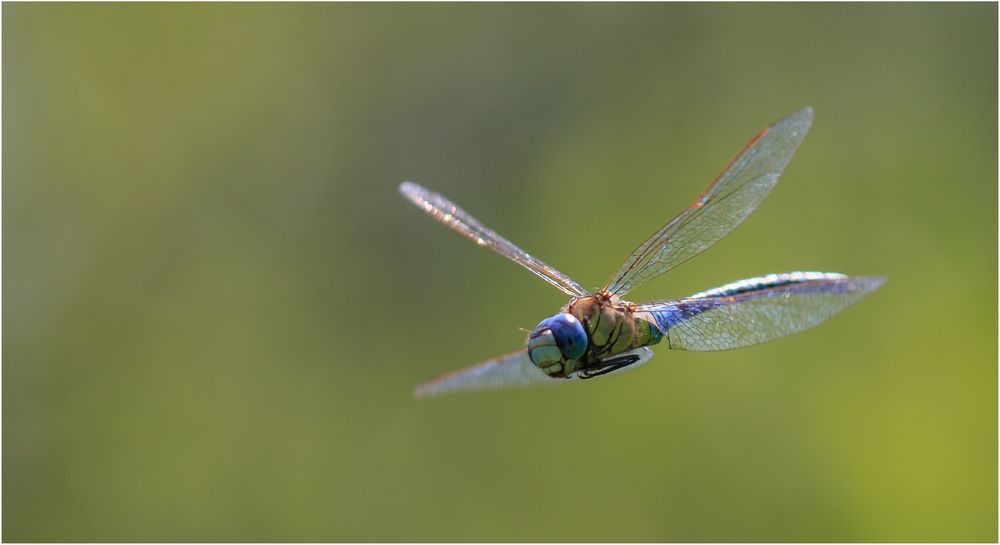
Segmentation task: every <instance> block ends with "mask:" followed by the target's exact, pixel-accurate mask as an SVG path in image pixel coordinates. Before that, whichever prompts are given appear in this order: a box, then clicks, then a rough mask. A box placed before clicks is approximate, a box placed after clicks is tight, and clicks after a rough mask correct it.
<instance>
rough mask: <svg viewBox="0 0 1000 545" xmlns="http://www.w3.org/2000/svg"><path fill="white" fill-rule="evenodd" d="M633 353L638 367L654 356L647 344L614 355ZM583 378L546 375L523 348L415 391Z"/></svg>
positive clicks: (430, 393) (428, 393) (426, 392)
mask: <svg viewBox="0 0 1000 545" xmlns="http://www.w3.org/2000/svg"><path fill="white" fill-rule="evenodd" d="M633 354H634V355H636V356H638V360H637V361H635V363H632V364H630V365H629V366H628V368H635V367H638V366H640V365H642V364H644V363H646V362H648V361H649V360H650V358H652V357H653V351H652V350H650V349H649V348H648V347H645V346H644V347H642V348H638V349H636V350H632V351H629V352H624V353H622V354H618V355H617V356H615V357H617V358H621V357H623V356H628V355H633ZM620 371H621V369H616V370H615V371H614V372H610V373H607V374H609V375H610V374H616V373H618V372H620ZM580 380H581V379H580V378H578V377H573V378H570V379H561V378H552V377H550V376H548V375H546V374H545V373H543V372H542V371H541V370H540V369H538V368H537V367H535V365H534V364H533V363H531V360H530V359H529V358H528V353H527V351H525V350H521V351H518V352H514V353H511V354H507V355H506V356H500V357H499V358H497V359H495V360H490V361H488V362H486V363H480V364H479V365H473V366H472V367H466V368H465V369H459V370H458V371H454V372H452V373H448V374H447V375H442V376H440V377H438V378H435V379H431V380H428V381H427V382H424V383H423V384H421V385H419V386H417V388H416V390H414V394H415V395H416V396H417V397H425V396H434V395H438V394H444V393H449V392H458V391H463V390H489V389H497V388H506V387H508V386H530V385H534V384H565V383H567V382H579V381H580Z"/></svg>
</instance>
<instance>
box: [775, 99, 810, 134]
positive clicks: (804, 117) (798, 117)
mask: <svg viewBox="0 0 1000 545" xmlns="http://www.w3.org/2000/svg"><path fill="white" fill-rule="evenodd" d="M812 122H813V109H812V106H806V107H805V108H802V109H800V110H797V111H795V112H792V113H790V114H788V115H786V116H785V117H783V118H781V119H780V120H778V121H777V122H775V123H774V125H771V128H774V127H777V126H779V125H799V126H801V127H802V128H803V129H804V131H808V130H809V128H810V127H812ZM804 131H803V134H802V136H803V137H804V136H805V132H804Z"/></svg>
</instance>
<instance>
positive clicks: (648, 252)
mask: <svg viewBox="0 0 1000 545" xmlns="http://www.w3.org/2000/svg"><path fill="white" fill-rule="evenodd" d="M812 117H813V112H812V108H805V109H803V110H799V111H798V112H795V113H793V114H791V115H789V116H788V117H785V118H784V119H782V120H781V121H778V122H777V123H775V124H774V125H771V126H770V127H768V128H767V129H765V130H764V131H763V132H761V133H760V134H758V135H757V136H755V137H753V139H752V140H750V142H749V143H747V145H746V146H745V147H744V148H743V151H742V152H740V154H739V155H737V156H736V158H735V159H733V160H732V161H731V162H730V163H729V166H728V167H726V170H725V171H723V172H722V174H720V175H719V176H718V177H717V178H716V179H715V181H714V182H712V184H711V185H709V186H708V189H706V190H705V192H704V193H702V194H701V196H700V197H698V199H697V200H696V201H695V202H694V203H692V204H691V206H689V207H688V208H687V210H684V211H683V212H681V213H680V214H679V215H678V216H677V217H675V218H674V219H672V220H670V221H669V222H668V223H667V224H666V225H664V226H663V227H662V228H660V230H659V231H657V232H656V233H654V234H653V236H651V237H649V238H648V239H647V240H646V241H645V242H643V243H642V244H641V245H640V246H639V247H638V248H636V250H635V251H634V252H632V254H631V255H629V257H628V259H626V260H625V263H623V264H622V266H621V268H619V269H618V271H617V272H616V273H615V274H614V276H612V277H611V280H610V281H608V285H607V286H605V288H604V290H605V291H606V292H608V293H612V294H616V295H625V294H626V293H628V292H629V291H630V290H632V289H633V288H635V287H637V286H639V285H640V284H642V283H643V282H646V281H648V280H650V279H652V278H655V277H657V276H659V275H661V274H663V273H665V272H667V271H669V270H670V269H672V268H674V267H676V266H678V265H680V264H681V263H684V262H685V261H687V260H688V259H691V258H692V257H694V256H695V255H697V254H698V253H699V252H701V251H702V250H705V249H706V248H708V247H709V246H711V245H713V244H715V243H716V242H718V241H719V240H720V239H722V237H724V236H726V235H727V234H729V232H730V231H732V230H733V229H735V228H736V226H738V225H739V224H740V223H741V222H742V221H743V220H744V219H746V217H747V216H748V215H750V213H751V212H753V210H754V208H756V207H757V205H758V204H760V202H761V201H762V200H764V197H766V196H767V194H768V193H769V192H770V191H771V188H773V187H774V184H775V183H777V181H778V176H779V175H780V174H781V172H782V170H784V169H785V165H787V164H788V161H789V160H791V158H792V155H793V154H794V153H795V150H796V149H798V147H799V144H801V143H802V139H803V138H805V135H806V132H808V131H809V127H810V125H812Z"/></svg>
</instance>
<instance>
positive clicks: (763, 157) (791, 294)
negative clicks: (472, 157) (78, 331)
mask: <svg viewBox="0 0 1000 545" xmlns="http://www.w3.org/2000/svg"><path fill="white" fill-rule="evenodd" d="M812 120H813V111H812V108H809V107H806V108H804V109H802V110H799V111H797V112H795V113H792V114H790V115H788V116H786V117H784V118H782V119H781V120H779V121H777V122H775V123H774V124H772V125H770V126H769V127H767V128H766V129H764V130H763V131H761V132H760V133H758V134H757V135H756V136H754V137H753V138H752V139H750V141H749V142H748V143H747V144H746V145H745V146H744V148H743V149H742V150H741V151H740V152H739V153H738V154H737V156H736V157H735V158H734V159H733V160H732V161H730V163H729V164H728V165H727V166H726V168H725V169H724V170H723V171H722V173H721V174H719V176H718V177H716V178H715V180H714V181H713V182H712V183H711V184H710V185H709V186H708V188H707V189H706V190H705V191H704V192H703V193H702V194H701V195H700V196H699V197H698V198H697V199H696V200H695V201H694V202H693V203H692V204H691V205H690V206H688V207H687V208H686V209H684V210H683V211H682V212H681V213H680V214H678V215H677V216H676V217H674V218H673V219H671V220H670V221H668V222H667V223H666V224H665V225H663V227H661V228H660V229H659V230H658V231H656V232H655V233H653V234H652V236H650V237H649V238H648V239H646V240H645V241H644V242H643V243H642V244H640V245H639V247H638V248H636V249H635V251H633V252H632V253H631V254H629V255H628V257H627V258H625V262H624V263H622V265H621V267H619V268H618V270H617V271H615V273H614V274H613V275H612V276H611V279H610V280H608V282H607V284H605V286H604V287H603V288H601V289H600V290H599V291H597V292H589V291H587V290H585V289H583V288H582V287H580V284H578V283H577V282H575V281H574V280H572V279H571V278H569V277H568V276H566V275H565V274H563V273H561V272H559V271H558V270H556V269H555V268H553V267H552V266H550V265H547V264H546V263H544V262H542V261H541V260H540V259H538V258H537V257H535V256H533V255H531V254H529V253H527V252H525V251H524V250H522V249H521V248H519V247H517V246H515V245H514V244H513V243H511V242H510V241H508V240H507V239H505V238H503V237H501V236H500V235H498V234H497V233H496V232H494V231H493V230H492V229H490V228H489V227H486V226H485V225H483V224H482V223H480V222H479V221H478V220H476V219H475V218H474V217H472V216H471V215H469V214H468V213H466V212H465V211H464V210H462V209H461V208H459V207H458V206H457V205H455V204H454V203H453V202H451V201H450V200H448V199H447V198H445V197H444V196H442V195H439V194H437V193H434V192H433V191H430V190H428V189H426V188H424V187H422V186H420V185H418V184H416V183H413V182H403V183H402V184H400V186H399V191H400V193H402V195H403V196H404V197H406V198H407V199H409V200H410V201H412V202H413V203H414V204H415V205H417V206H418V207H420V208H422V209H423V210H424V211H425V212H426V213H427V214H429V215H430V216H431V217H432V218H434V219H436V220H437V221H439V222H441V223H443V224H444V225H445V226H447V227H449V228H450V229H452V230H454V231H456V232H458V233H459V234H461V235H463V236H465V237H467V238H469V239H471V240H472V241H473V242H475V243H476V244H477V245H479V246H481V247H484V248H488V249H490V250H493V251H494V252H496V253H498V254H500V255H502V256H504V257H506V258H507V259H510V260H511V261H514V262H515V263H517V264H519V265H521V266H522V267H524V268H526V269H528V270H529V271H531V272H533V273H534V274H536V275H538V276H539V277H541V279H542V280H545V281H546V282H548V283H549V284H551V285H552V286H555V287H556V288H557V289H559V290H560V291H562V292H563V293H565V294H566V295H568V296H570V300H569V302H568V303H567V304H566V305H565V306H564V307H562V308H561V309H560V310H559V312H558V313H557V314H555V315H553V316H550V317H548V318H545V319H544V320H542V321H541V322H540V323H539V324H538V326H537V327H535V329H534V330H532V331H531V333H530V334H529V335H528V338H527V342H526V346H525V347H524V348H522V349H521V350H518V351H516V352H512V353H510V354H507V355H504V356H500V357H498V358H495V359H492V360H489V361H487V362H485V363H481V364H479V365H475V366H472V367H467V368H465V369H460V370H458V371H455V372H452V373H449V374H446V375H443V376H440V377H438V378H435V379H432V380H429V381H427V382H424V383H423V384H420V385H419V386H417V388H416V390H415V392H414V393H415V394H416V395H417V396H418V397H420V396H429V395H437V394H442V393H446V392H454V391H461V390H480V389H489V388H500V387H506V386H520V385H531V384H558V383H566V382H569V381H580V380H586V379H591V378H594V377H600V376H606V375H611V374H615V373H618V372H620V371H622V370H625V369H631V368H635V367H638V366H640V365H642V364H644V363H646V362H648V361H649V360H650V359H651V358H652V357H653V350H652V348H651V347H652V346H656V345H658V344H661V343H664V342H665V343H666V345H667V346H668V347H669V348H670V349H674V350H693V351H717V350H729V349H734V348H742V347H746V346H750V345H755V344H759V343H763V342H767V341H770V340H772V339H777V338H779V337H784V336H786V335H790V334H793V333H797V332H800V331H803V330H805V329H808V328H811V327H813V326H816V325H818V324H820V323H822V322H824V321H825V320H827V319H828V318H830V317H831V316H833V315H835V314H837V313H838V312H840V311H841V310H843V309H844V308H846V307H848V306H849V305H851V304H853V303H855V302H857V301H859V300H861V299H862V298H864V297H865V296H867V295H868V294H869V293H871V292H872V291H874V290H876V289H877V288H878V287H879V286H881V285H882V284H883V283H884V282H885V278H884V277H882V276H847V275H844V274H840V273H828V272H802V271H797V272H787V273H779V274H768V275H764V276H758V277H754V278H747V279H744V280H739V281H736V282H731V283H729V284H725V285H723V286H720V287H717V288H714V289H710V290H706V291H703V292H699V293H696V294H694V295H691V296H689V297H684V298H681V299H664V300H658V301H650V302H647V303H639V304H637V303H632V302H629V301H627V300H625V299H624V297H625V295H626V294H628V293H629V292H630V291H632V290H633V289H635V288H637V287H639V286H640V285H642V284H644V283H646V282H648V281H650V280H652V279H653V278H656V277H658V276H660V275H661V274H663V273H666V272H668V271H670V270H672V269H674V268H675V267H677V266H678V265H680V264H682V263H684V262H686V261H687V260H689V259H691V258H692V257H694V256H695V255H697V254H699V253H701V252H702V251H704V250H705V249H707V248H708V247H710V246H712V245H713V244H715V243H716V242H718V241H719V240H721V239H722V238H723V237H725V236H726V235H727V234H729V232H730V231H732V230H733V229H735V228H736V227H737V226H738V225H739V224H740V223H742V222H743V220H744V219H746V218H747V216H748V215H750V213H751V212H753V210H754V209H755V208H756V207H757V205H758V204H760V202H761V201H762V200H763V199H764V197H766V196H767V195H768V193H770V192H771V189H772V188H774V186H775V184H776V183H777V181H778V177H779V176H780V175H781V173H782V171H783V170H784V169H785V166H786V165H787V164H788V162H789V161H790V160H791V158H792V155H794V154H795V151H796V150H797V149H798V147H799V145H800V144H801V143H802V140H803V139H804V138H805V135H806V133H807V132H808V131H809V128H810V127H811V126H812Z"/></svg>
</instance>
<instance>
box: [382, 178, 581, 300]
mask: <svg viewBox="0 0 1000 545" xmlns="http://www.w3.org/2000/svg"><path fill="white" fill-rule="evenodd" d="M399 192H400V193H402V194H403V196H404V197H406V198H407V199H409V200H410V201H412V202H413V203H414V204H416V205H417V206H419V207H420V208H422V209H424V211H425V212H427V213H428V214H430V216H431V217H432V218H434V219H436V220H438V221H439V222H441V223H443V224H444V225H446V226H447V227H449V228H451V229H452V230H454V231H456V232H458V233H460V234H462V235H464V236H465V237H466V238H468V239H470V240H472V241H473V242H475V243H476V244H478V245H479V246H482V247H484V248H489V249H490V250H493V251H494V252H496V253H498V254H500V255H502V256H504V257H506V258H507V259H510V260H511V261H514V262H516V263H519V264H520V265H521V266H523V267H524V268H526V269H528V270H529V271H531V272H533V273H535V274H537V275H538V276H540V277H542V280H545V281H546V282H548V283H549V284H552V285H553V286H555V287H557V288H559V289H560V290H562V292H563V293H565V294H567V295H571V296H582V295H587V290H585V289H583V288H581V287H580V285H579V284H577V283H576V282H574V281H573V280H572V279H571V278H569V277H568V276H566V275H565V274H563V273H561V272H559V271H557V270H556V269H554V268H552V267H550V266H548V265H546V264H545V263H543V262H542V261H541V260H540V259H537V258H535V257H532V256H531V255H530V254H528V252H525V251H524V250H522V249H520V248H518V247H517V246H515V245H514V244H513V243H512V242H510V241H509V240H507V239H505V238H503V237H502V236H500V235H498V234H496V233H495V232H494V231H493V230H492V229H490V228H489V227H486V226H485V225H483V224H481V223H479V221H478V220H476V218H474V217H472V216H470V215H469V214H467V213H466V212H465V210H462V209H461V208H459V207H458V206H456V205H455V203H453V202H451V201H449V200H448V199H446V198H445V197H444V196H442V195H439V194H437V193H434V192H433V191H430V190H428V189H425V188H424V187H421V186H419V185H417V184H415V183H413V182H403V183H402V184H400V185H399Z"/></svg>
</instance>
